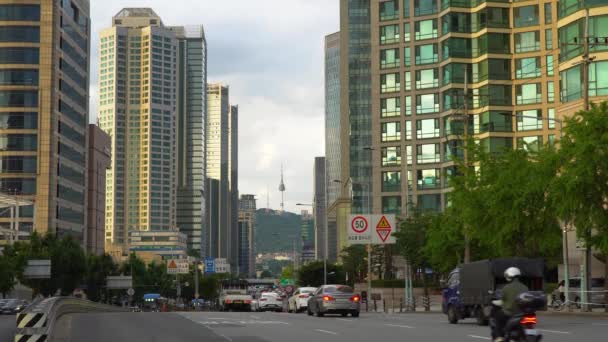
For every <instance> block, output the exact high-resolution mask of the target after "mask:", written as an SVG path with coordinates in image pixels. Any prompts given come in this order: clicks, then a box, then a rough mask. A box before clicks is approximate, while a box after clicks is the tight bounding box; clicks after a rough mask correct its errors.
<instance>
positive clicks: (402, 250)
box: [394, 211, 436, 269]
mask: <svg viewBox="0 0 608 342" xmlns="http://www.w3.org/2000/svg"><path fill="white" fill-rule="evenodd" d="M435 219H436V217H435V215H434V214H432V213H421V212H419V211H414V212H413V214H412V215H410V216H408V217H407V218H406V219H405V220H404V221H402V222H401V224H400V225H399V230H397V231H396V232H395V233H394V235H395V238H396V246H395V247H396V249H397V251H398V253H399V254H400V255H401V256H402V257H404V258H405V260H407V262H408V263H409V264H410V265H411V266H412V267H414V269H418V268H423V267H428V266H429V263H428V258H427V255H426V253H425V251H424V246H425V245H426V241H427V234H428V231H429V229H430V227H431V225H432V224H433V221H434V220H435Z"/></svg>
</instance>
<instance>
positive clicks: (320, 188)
mask: <svg viewBox="0 0 608 342" xmlns="http://www.w3.org/2000/svg"><path fill="white" fill-rule="evenodd" d="M313 179H314V201H313V216H314V227H315V243H314V245H315V256H316V258H317V259H325V257H326V255H328V254H326V251H328V250H329V244H328V243H327V242H328V239H326V238H327V237H328V236H327V235H328V234H327V233H328V232H326V229H327V216H326V201H325V185H326V183H325V157H315V165H314V169H313Z"/></svg>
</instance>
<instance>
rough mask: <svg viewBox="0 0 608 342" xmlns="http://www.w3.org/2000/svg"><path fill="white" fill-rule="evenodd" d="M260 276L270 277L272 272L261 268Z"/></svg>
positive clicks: (263, 277)
mask: <svg viewBox="0 0 608 342" xmlns="http://www.w3.org/2000/svg"><path fill="white" fill-rule="evenodd" d="M260 278H262V279H266V278H272V273H270V271H269V270H263V271H262V273H261V274H260Z"/></svg>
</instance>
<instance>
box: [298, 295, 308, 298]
mask: <svg viewBox="0 0 608 342" xmlns="http://www.w3.org/2000/svg"><path fill="white" fill-rule="evenodd" d="M298 298H308V295H307V294H301V295H299V296H298Z"/></svg>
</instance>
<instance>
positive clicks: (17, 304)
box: [1, 299, 29, 315]
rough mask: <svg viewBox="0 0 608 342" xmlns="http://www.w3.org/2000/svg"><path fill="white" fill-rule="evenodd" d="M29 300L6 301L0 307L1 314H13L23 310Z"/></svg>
mask: <svg viewBox="0 0 608 342" xmlns="http://www.w3.org/2000/svg"><path fill="white" fill-rule="evenodd" d="M28 305H29V302H28V301H26V300H19V299H12V300H10V301H8V302H7V303H6V304H5V305H4V306H3V307H2V309H1V313H2V314H3V315H14V314H17V313H19V312H21V311H23V310H24V309H25V308H27V306H28Z"/></svg>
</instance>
